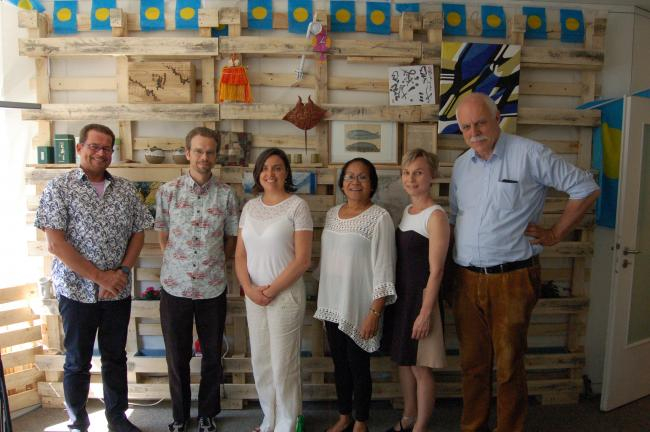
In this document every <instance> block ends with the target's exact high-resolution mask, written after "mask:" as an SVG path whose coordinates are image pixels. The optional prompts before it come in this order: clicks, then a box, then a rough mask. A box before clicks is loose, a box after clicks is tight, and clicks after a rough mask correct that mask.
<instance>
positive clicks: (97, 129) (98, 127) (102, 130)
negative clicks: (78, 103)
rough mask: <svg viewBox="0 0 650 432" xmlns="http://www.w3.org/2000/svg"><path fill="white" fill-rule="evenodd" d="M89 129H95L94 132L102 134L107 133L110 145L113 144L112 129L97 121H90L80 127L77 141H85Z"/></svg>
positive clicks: (82, 142)
mask: <svg viewBox="0 0 650 432" xmlns="http://www.w3.org/2000/svg"><path fill="white" fill-rule="evenodd" d="M90 131H95V132H99V133H102V134H104V135H108V136H109V137H111V147H113V144H115V134H114V133H113V131H112V130H111V129H110V128H109V127H108V126H104V125H101V124H97V123H90V124H87V125H86V126H84V127H82V128H81V132H79V143H81V144H85V143H86V140H87V139H88V132H90Z"/></svg>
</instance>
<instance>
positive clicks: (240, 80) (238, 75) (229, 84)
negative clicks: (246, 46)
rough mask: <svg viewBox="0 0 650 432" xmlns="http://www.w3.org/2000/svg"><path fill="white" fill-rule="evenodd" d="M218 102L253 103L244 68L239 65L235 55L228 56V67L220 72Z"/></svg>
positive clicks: (237, 57) (237, 56)
mask: <svg viewBox="0 0 650 432" xmlns="http://www.w3.org/2000/svg"><path fill="white" fill-rule="evenodd" d="M219 102H246V103H251V102H253V96H252V95H251V86H250V82H249V81H248V75H247V74H246V68H245V67H244V66H242V65H241V60H240V57H239V55H237V54H233V55H232V56H230V60H229V61H228V66H224V67H223V69H222V70H221V79H220V80H219Z"/></svg>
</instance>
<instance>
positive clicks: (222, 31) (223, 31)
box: [210, 24, 228, 37]
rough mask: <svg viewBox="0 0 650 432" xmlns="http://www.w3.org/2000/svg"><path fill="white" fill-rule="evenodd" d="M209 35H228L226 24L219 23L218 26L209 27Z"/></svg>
mask: <svg viewBox="0 0 650 432" xmlns="http://www.w3.org/2000/svg"><path fill="white" fill-rule="evenodd" d="M210 36H212V37H220V36H228V26H227V25H226V24H219V26H218V27H212V28H211V29H210Z"/></svg>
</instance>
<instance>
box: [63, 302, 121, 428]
mask: <svg viewBox="0 0 650 432" xmlns="http://www.w3.org/2000/svg"><path fill="white" fill-rule="evenodd" d="M59 312H60V314H61V318H62V320H63V330H64V332H65V336H64V338H63V344H64V346H65V364H64V365H63V392H64V395H65V404H66V407H67V409H68V415H69V417H70V422H71V425H70V426H72V427H76V428H79V429H81V430H85V429H86V428H87V427H88V426H89V425H90V421H89V420H88V412H87V411H86V401H87V400H88V390H89V389H90V366H91V364H90V362H91V359H92V355H93V346H94V345H95V335H97V340H98V345H99V352H100V353H101V359H102V384H103V387H104V404H105V406H106V419H107V420H108V422H109V423H113V422H115V421H117V420H118V419H120V418H121V417H123V416H124V411H126V409H127V407H128V387H127V384H126V351H125V350H124V348H125V347H126V335H127V331H128V327H129V318H130V317H131V298H130V297H129V298H126V299H124V300H116V301H100V302H97V303H81V302H78V301H75V300H71V299H69V298H66V297H64V296H59Z"/></svg>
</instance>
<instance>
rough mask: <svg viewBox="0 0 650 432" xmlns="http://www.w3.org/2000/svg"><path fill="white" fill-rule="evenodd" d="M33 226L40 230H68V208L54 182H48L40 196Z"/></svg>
mask: <svg viewBox="0 0 650 432" xmlns="http://www.w3.org/2000/svg"><path fill="white" fill-rule="evenodd" d="M34 226H35V227H36V228H39V229H42V230H44V229H46V228H49V229H55V230H61V231H65V230H67V228H68V208H67V205H66V202H65V197H64V193H63V189H62V188H61V187H59V185H58V182H57V181H56V180H52V181H50V182H49V183H48V184H47V186H46V187H45V190H44V191H43V193H42V194H41V199H40V202H39V205H38V209H37V210H36V219H35V220H34Z"/></svg>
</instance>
